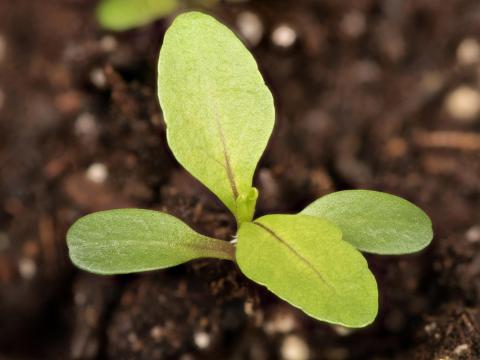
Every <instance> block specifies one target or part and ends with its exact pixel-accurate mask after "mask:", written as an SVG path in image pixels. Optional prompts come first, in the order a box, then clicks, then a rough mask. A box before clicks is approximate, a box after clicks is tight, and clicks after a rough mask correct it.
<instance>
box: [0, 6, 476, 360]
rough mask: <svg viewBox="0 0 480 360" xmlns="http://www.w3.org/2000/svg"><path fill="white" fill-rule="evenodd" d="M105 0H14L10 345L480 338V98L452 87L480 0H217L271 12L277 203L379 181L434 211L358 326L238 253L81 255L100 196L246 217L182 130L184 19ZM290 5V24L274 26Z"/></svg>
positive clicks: (3, 39)
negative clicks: (209, 184) (73, 257)
mask: <svg viewBox="0 0 480 360" xmlns="http://www.w3.org/2000/svg"><path fill="white" fill-rule="evenodd" d="M94 5H95V2H94V1H86V0H85V1H81V0H43V1H31V0H16V1H15V2H11V1H1V2H0V19H1V21H0V119H1V121H0V164H1V166H0V179H1V180H0V319H1V320H0V358H1V359H67V358H73V359H104V358H109V359H182V360H187V359H278V358H285V359H299V360H301V359H306V358H311V359H326V360H347V359H362V360H365V359H367V360H369V359H371V360H373V359H375V360H380V359H422V360H423V359H425V360H428V359H436V360H440V359H477V360H478V359H480V146H478V145H479V143H480V141H479V140H478V139H479V136H480V117H479V116H478V115H477V116H476V117H474V118H473V119H470V120H468V121H459V120H458V119H456V118H455V117H453V116H452V115H451V114H450V113H449V112H448V111H447V109H446V108H445V99H446V98H447V97H448V95H449V94H450V93H451V92H452V91H453V90H454V89H456V88H457V87H458V86H460V85H469V86H471V87H473V88H475V89H477V90H478V89H479V87H480V85H479V84H480V65H479V63H478V61H477V62H475V61H473V62H472V63H469V64H464V63H460V62H459V58H458V54H457V49H458V47H459V45H460V44H461V43H462V42H463V41H464V39H466V38H473V39H477V40H478V39H480V3H479V2H478V0H444V1H434V0H404V1H400V0H382V1H380V0H377V1H376V0H360V1H358V0H345V1H336V0H324V1H314V0H295V1H293V0H289V1H287V0H285V1H273V0H257V1H253V0H252V1H249V2H234V1H231V2H221V3H220V4H218V5H217V6H215V7H213V8H211V9H210V10H209V11H210V12H211V13H213V14H215V15H216V16H217V17H218V18H220V19H222V20H223V21H224V22H225V23H227V24H229V26H231V27H232V28H233V29H236V30H238V29H239V26H241V24H240V25H239V19H242V18H243V19H244V18H245V17H244V16H243V17H242V14H243V15H245V11H249V12H251V13H253V14H256V15H257V16H258V17H259V18H260V19H261V22H262V24H263V33H262V36H261V39H260V41H259V42H258V44H252V45H251V46H250V47H251V49H252V52H253V53H254V55H255V57H256V58H257V60H258V63H259V66H260V69H261V71H262V73H263V74H264V77H265V78H266V81H267V83H268V85H269V86H270V88H271V89H272V92H273V94H274V97H275V99H276V105H277V122H276V127H275V130H274V133H273V135H272V139H271V142H270V144H269V146H268V148H267V151H266V153H265V155H264V157H263V158H262V160H261V163H260V165H259V168H258V172H257V175H256V177H255V184H256V186H257V187H258V188H259V189H260V193H261V197H260V199H259V202H258V205H259V208H258V215H260V214H265V213H270V212H277V213H278V212H287V213H293V212H296V211H299V210H301V209H302V208H303V207H304V206H305V205H307V204H308V203H309V202H311V201H313V200H314V199H316V198H318V197H319V196H322V195H324V194H327V193H329V192H331V191H334V190H341V189H350V188H367V189H376V190H380V191H387V192H391V193H394V194H397V195H400V196H403V197H405V198H407V199H409V200H411V201H413V202H415V203H416V204H418V205H419V206H420V207H422V208H423V209H424V210H425V211H426V212H427V213H428V214H429V215H430V216H431V218H432V221H433V224H434V229H435V239H434V241H433V243H432V245H431V246H430V247H429V248H428V249H427V250H424V251H422V252H420V253H418V254H415V255H408V256H391V257H390V256H373V255H369V256H367V258H368V261H369V264H370V267H371V270H372V271H373V273H374V274H375V276H376V277H377V280H378V284H379V288H380V293H381V295H380V313H379V316H378V318H377V320H376V321H375V323H374V324H373V325H371V326H369V327H367V328H365V329H360V330H347V329H344V328H340V327H332V326H330V325H328V324H324V323H320V322H317V321H315V320H312V319H310V318H308V317H307V316H305V315H304V314H303V313H301V312H300V311H298V310H296V309H294V308H292V307H291V306H290V305H288V304H286V303H284V302H282V301H281V300H279V299H277V298H276V297H275V296H273V295H271V294H270V293H268V292H267V291H266V290H265V289H264V288H262V287H260V286H257V285H255V284H253V283H252V282H250V281H248V280H247V279H245V278H244V277H243V276H242V275H241V274H240V272H239V271H238V270H237V268H236V267H235V265H233V264H231V263H227V262H222V261H216V260H201V261H194V262H192V263H189V264H186V265H183V266H179V267H176V268H173V269H170V270H165V271H157V272H151V273H143V274H137V275H128V276H115V277H101V276H94V275H90V274H88V273H85V272H82V271H79V270H77V269H75V268H74V267H73V266H72V264H71V263H70V261H69V259H68V255H67V249H66V245H65V232H66V230H67V229H68V227H69V226H70V225H71V224H72V222H73V221H74V220H75V219H77V218H78V217H80V216H81V215H84V214H86V213H89V212H93V211H97V210H102V209H108V208H117V207H127V206H130V207H142V208H150V209H161V210H164V211H168V212H170V213H172V214H174V215H176V216H178V217H180V218H181V219H183V220H184V221H185V222H187V223H189V224H190V225H191V226H192V227H194V228H195V229H197V230H198V231H201V232H203V233H205V234H207V235H211V236H216V237H219V238H222V239H225V240H228V239H230V238H231V236H232V234H233V233H234V230H235V229H234V221H233V219H232V217H231V216H230V215H229V214H228V212H227V211H226V210H225V208H224V207H222V205H221V204H220V203H219V202H218V201H217V200H216V199H215V198H214V196H213V195H211V194H210V193H209V192H208V191H207V190H206V189H205V188H204V187H203V186H202V185H201V184H199V183H197V182H196V181H195V180H194V179H192V178H191V177H190V175H188V174H187V173H186V171H185V170H183V169H182V168H181V167H180V166H179V164H178V163H177V162H176V161H175V160H174V158H173V156H172V154H171V153H170V151H169V149H168V147H167V146H166V141H165V126H164V123H163V118H162V113H161V110H160V108H159V106H158V103H157V99H156V89H155V86H156V85H155V83H156V61H157V56H158V50H159V47H160V45H161V40H162V36H163V34H164V31H165V29H166V27H167V26H168V23H169V21H171V19H164V20H160V21H158V22H156V23H154V24H152V25H149V26H145V27H142V28H140V29H136V30H132V31H128V32H124V33H109V32H106V31H103V30H101V29H100V28H99V26H98V25H97V24H96V23H95V19H94V17H93V8H94ZM282 24H287V25H288V26H290V28H291V29H293V30H294V31H295V33H296V40H295V41H294V43H293V44H286V43H284V46H281V44H280V43H281V41H284V40H285V38H283V40H282V38H281V39H280V40H279V39H278V38H276V37H275V36H272V34H273V33H274V32H275V31H276V30H279V26H281V25H282ZM281 29H282V28H280V30H281ZM283 29H284V28H283ZM280 34H281V32H280ZM277 35H278V32H277ZM250 41H252V42H253V43H254V42H255V39H250ZM279 41H280V43H279ZM477 60H478V59H477ZM92 165H93V166H92Z"/></svg>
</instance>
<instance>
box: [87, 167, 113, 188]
mask: <svg viewBox="0 0 480 360" xmlns="http://www.w3.org/2000/svg"><path fill="white" fill-rule="evenodd" d="M107 177H108V169H107V167H106V166H105V165H104V164H101V163H94V164H92V165H90V166H89V167H88V169H87V179H88V180H90V181H93V182H95V183H97V184H101V183H103V182H104V181H105V180H106V179H107Z"/></svg>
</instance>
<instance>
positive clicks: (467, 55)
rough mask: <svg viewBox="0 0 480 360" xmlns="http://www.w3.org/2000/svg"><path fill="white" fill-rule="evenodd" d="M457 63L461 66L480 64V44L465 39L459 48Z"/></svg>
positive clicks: (473, 40)
mask: <svg viewBox="0 0 480 360" xmlns="http://www.w3.org/2000/svg"><path fill="white" fill-rule="evenodd" d="M457 61H458V63H459V64H461V65H472V64H476V63H478V62H480V44H479V43H478V41H477V40H475V39H473V38H465V39H463V40H462V42H461V43H460V45H458V48H457Z"/></svg>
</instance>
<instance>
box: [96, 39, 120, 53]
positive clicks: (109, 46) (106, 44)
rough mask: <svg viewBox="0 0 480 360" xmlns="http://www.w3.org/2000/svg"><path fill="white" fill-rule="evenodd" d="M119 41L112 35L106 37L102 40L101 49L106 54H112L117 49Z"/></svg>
mask: <svg viewBox="0 0 480 360" xmlns="http://www.w3.org/2000/svg"><path fill="white" fill-rule="evenodd" d="M117 45H118V43H117V39H115V38H114V37H113V36H112V35H105V36H104V37H102V38H101V39H100V48H101V49H102V50H103V51H105V52H112V51H114V50H115V49H116V48H117Z"/></svg>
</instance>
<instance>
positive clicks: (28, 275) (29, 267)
mask: <svg viewBox="0 0 480 360" xmlns="http://www.w3.org/2000/svg"><path fill="white" fill-rule="evenodd" d="M18 272H19V273H20V276H21V277H22V278H24V279H25V280H30V279H32V278H33V277H34V276H35V274H36V272H37V265H36V264H35V261H33V260H32V259H30V258H27V257H25V258H21V259H20V260H19V261H18Z"/></svg>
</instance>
